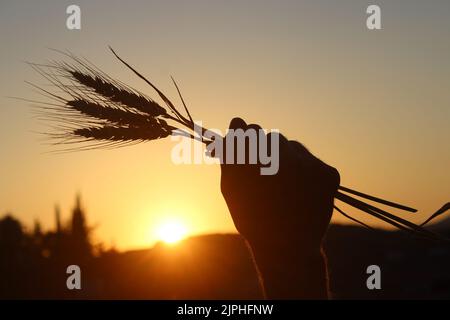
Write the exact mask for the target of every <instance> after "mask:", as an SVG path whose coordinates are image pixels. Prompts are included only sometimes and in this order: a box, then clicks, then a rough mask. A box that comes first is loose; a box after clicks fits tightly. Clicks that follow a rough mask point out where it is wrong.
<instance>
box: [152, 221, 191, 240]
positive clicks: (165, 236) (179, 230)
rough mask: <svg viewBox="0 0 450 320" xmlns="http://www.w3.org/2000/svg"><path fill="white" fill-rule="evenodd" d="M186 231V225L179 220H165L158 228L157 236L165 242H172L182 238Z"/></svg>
mask: <svg viewBox="0 0 450 320" xmlns="http://www.w3.org/2000/svg"><path fill="white" fill-rule="evenodd" d="M186 232H187V230H186V227H185V226H184V225H183V224H182V223H181V222H180V221H177V220H172V221H166V222H164V223H162V224H161V226H160V227H159V229H158V238H159V239H161V240H162V241H164V242H165V243H168V244H173V243H176V242H178V241H180V240H182V239H183V238H184V237H185V236H186Z"/></svg>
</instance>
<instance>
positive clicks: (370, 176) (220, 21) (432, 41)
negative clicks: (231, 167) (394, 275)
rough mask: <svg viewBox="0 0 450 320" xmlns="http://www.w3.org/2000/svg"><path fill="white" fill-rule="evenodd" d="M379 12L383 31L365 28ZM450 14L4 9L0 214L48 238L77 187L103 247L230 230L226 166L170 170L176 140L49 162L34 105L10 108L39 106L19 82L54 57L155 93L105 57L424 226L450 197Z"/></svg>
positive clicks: (263, 7)
mask: <svg viewBox="0 0 450 320" xmlns="http://www.w3.org/2000/svg"><path fill="white" fill-rule="evenodd" d="M69 4H78V5H80V7H81V11H82V29H81V30H80V31H70V30H67V29H66V27H65V20H66V17H67V15H66V13H65V9H66V7H67V6H68V5H69ZM369 4H378V5H380V7H381V12H382V27H383V29H382V30H379V31H369V30H368V29H367V28H366V25H365V20H366V17H367V15H366V14H365V10H366V8H367V6H368V5H369ZM449 15H450V1H448V0H442V1H437V0H432V1H413V0H396V1H380V0H377V1H375V0H372V1H361V0H354V1H317V0H315V1H313V0H309V1H300V0H298V1H275V0H273V1H230V0H227V1H214V0H209V1H206V0H205V1H181V0H179V1H167V0H164V1H162V0H161V1H136V0H130V1H111V0H108V1H106V0H95V1H56V0H54V1H31V0H29V1H23V0H14V1H5V0H2V1H1V3H0V39H1V41H2V49H1V59H0V150H1V151H0V152H1V154H0V155H1V156H0V213H6V212H12V213H13V214H14V215H15V216H17V217H18V218H20V219H21V220H22V221H23V222H24V223H25V224H26V225H27V226H28V227H31V225H32V222H33V220H34V219H35V218H39V219H40V221H41V222H42V224H43V226H44V228H52V227H53V226H54V213H53V206H54V205H55V203H59V204H60V205H61V208H62V215H63V219H65V220H67V219H68V218H69V216H70V210H71V208H72V206H73V204H74V198H75V194H76V192H78V191H80V192H81V194H82V198H83V202H84V204H85V207H86V210H87V214H88V220H89V223H90V224H92V225H94V226H97V228H96V230H95V239H96V240H101V241H104V242H105V244H106V245H109V244H111V243H114V244H115V245H116V246H117V247H118V248H121V249H122V248H135V247H144V246H149V245H151V244H153V243H154V241H155V240H157V238H156V233H155V228H156V226H157V225H158V224H159V223H160V222H161V221H163V220H165V219H168V218H173V217H175V218H178V219H181V220H182V221H184V223H185V224H186V225H187V227H188V229H189V231H190V232H191V233H192V234H198V233H209V232H233V231H235V229H234V227H233V223H232V220H231V218H230V216H229V213H228V210H227V208H226V205H225V202H224V200H223V199H222V196H221V193H220V188H219V179H220V169H219V167H218V166H211V165H181V166H176V165H174V164H173V163H172V162H171V159H170V151H171V148H172V147H173V145H174V143H173V142H171V141H170V139H166V140H163V141H158V142H151V143H146V144H142V145H138V146H134V147H127V148H123V149H118V150H112V151H105V150H100V151H89V152H78V153H69V154H63V155H54V154H46V153H45V152H46V151H51V150H52V149H51V148H49V147H48V146H45V145H44V144H43V143H42V142H41V141H40V139H41V137H40V136H39V135H38V134H36V133H34V131H42V130H43V127H42V123H40V122H39V121H38V120H36V119H34V118H33V115H32V113H31V108H30V106H29V104H28V103H24V102H21V101H16V100H11V99H9V98H7V96H19V97H27V98H38V95H37V94H36V93H35V92H34V91H33V90H32V89H31V88H30V87H29V86H27V85H26V84H25V83H24V81H25V80H29V81H32V82H34V83H37V84H42V83H43V81H42V79H40V78H39V77H38V76H37V75H36V73H35V72H33V71H32V70H31V69H30V68H29V67H28V66H27V65H25V64H24V62H23V61H34V62H44V61H46V60H47V59H50V58H52V59H59V58H61V57H60V56H59V55H58V54H56V53H54V52H51V51H49V50H48V49H47V48H48V47H52V48H58V49H69V50H70V51H72V52H74V53H76V54H79V55H82V56H86V57H88V58H89V59H90V60H91V61H93V62H94V63H96V64H97V65H98V66H99V67H100V68H102V69H103V70H105V71H107V72H108V73H109V74H111V75H113V76H115V77H117V78H120V79H121V80H122V81H124V82H126V83H128V84H130V85H132V86H134V87H136V88H138V89H141V90H142V91H144V92H146V93H148V94H150V95H152V96H154V93H153V91H152V90H150V88H148V87H146V86H145V84H143V83H142V82H141V81H140V80H139V79H137V78H136V77H135V76H133V75H132V74H131V73H130V72H129V71H128V70H126V69H125V68H124V67H123V66H122V65H120V64H119V63H118V62H117V60H115V59H114V57H113V56H112V55H111V53H110V52H109V51H108V49H107V45H111V46H113V47H114V48H115V49H116V50H117V51H118V52H119V53H120V54H121V55H122V56H123V57H124V58H125V59H126V60H128V61H129V62H130V63H132V64H133V65H134V66H136V67H137V68H138V70H140V71H141V72H142V73H144V74H145V75H146V76H148V77H149V78H150V79H151V80H152V81H154V82H155V83H156V84H157V85H158V86H159V87H160V88H161V89H162V90H163V91H164V92H166V93H167V95H168V96H169V97H171V98H173V100H174V101H178V99H177V96H176V91H175V89H174V88H173V87H172V85H171V82H170V78H169V76H170V75H173V76H174V77H175V78H176V79H177V80H178V82H179V84H180V86H181V89H182V91H183V93H184V96H185V99H186V100H187V102H188V104H189V106H190V110H191V112H192V113H193V116H194V118H195V119H198V120H201V121H203V123H204V125H205V126H206V127H209V128H220V129H225V128H226V127H227V125H228V122H229V120H230V119H231V118H232V117H233V116H237V115H239V116H241V117H243V118H244V119H246V120H247V121H248V122H256V123H259V124H260V125H261V126H262V127H264V128H279V129H280V130H281V131H282V132H284V133H285V134H286V135H287V136H288V137H289V138H291V139H297V140H299V141H301V142H303V143H304V144H305V145H306V146H307V147H308V148H309V149H310V150H311V151H312V152H313V153H315V154H316V155H318V156H319V157H320V158H322V159H323V160H324V161H326V162H328V163H330V164H331V165H333V166H335V167H337V168H338V169H339V171H340V173H341V177H342V185H345V186H350V187H354V188H355V189H358V190H361V191H365V192H368V193H371V194H374V195H379V196H382V197H385V198H387V199H392V200H394V201H398V202H400V203H405V204H409V205H411V206H415V207H416V208H417V209H419V213H418V214H416V215H410V216H409V215H402V217H409V218H411V219H413V221H417V222H418V221H422V220H423V219H425V217H426V216H427V215H429V214H430V213H431V212H432V211H433V210H435V209H437V208H438V207H440V206H441V205H442V204H443V203H444V202H447V201H448V200H450V199H449V195H450V192H449V191H450V170H449V163H450V148H449V137H450V126H449V123H450V94H449V85H450V59H449V57H450V19H449ZM348 211H349V212H353V211H351V210H348ZM335 216H337V214H335ZM355 216H356V217H358V218H363V217H364V215H362V214H356V215H355ZM336 220H338V221H346V220H343V219H342V218H340V217H337V218H336ZM368 222H370V223H375V222H374V221H373V220H371V219H370V220H368Z"/></svg>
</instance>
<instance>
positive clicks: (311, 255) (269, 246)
mask: <svg viewBox="0 0 450 320" xmlns="http://www.w3.org/2000/svg"><path fill="white" fill-rule="evenodd" d="M248 243H249V245H250V247H251V250H252V253H253V258H254V260H255V262H256V265H257V267H258V270H259V272H260V275H261V277H262V280H263V286H264V289H265V293H266V296H267V298H269V299H327V298H328V280H327V268H326V260H325V257H324V255H323V253H322V250H321V247H320V245H319V246H305V245H304V244H303V245H302V244H299V243H276V244H274V243H264V242H262V241H257V242H255V241H249V242H248Z"/></svg>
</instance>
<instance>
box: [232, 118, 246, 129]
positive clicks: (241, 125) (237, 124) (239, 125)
mask: <svg viewBox="0 0 450 320" xmlns="http://www.w3.org/2000/svg"><path fill="white" fill-rule="evenodd" d="M229 128H230V129H234V130H236V129H243V130H245V129H246V128H247V123H246V122H245V121H244V120H242V119H241V118H239V117H236V118H233V119H232V120H231V122H230V125H229Z"/></svg>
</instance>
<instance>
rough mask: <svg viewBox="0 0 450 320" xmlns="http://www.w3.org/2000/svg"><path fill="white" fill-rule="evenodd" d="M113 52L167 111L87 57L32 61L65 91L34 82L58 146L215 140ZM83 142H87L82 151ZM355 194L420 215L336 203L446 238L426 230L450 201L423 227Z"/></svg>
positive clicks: (345, 195) (342, 190)
mask: <svg viewBox="0 0 450 320" xmlns="http://www.w3.org/2000/svg"><path fill="white" fill-rule="evenodd" d="M110 49H111V51H112V53H113V54H114V55H115V57H116V58H117V59H118V60H119V61H120V62H122V63H123V64H124V65H125V66H126V67H127V68H129V69H130V70H131V71H132V72H133V73H134V74H135V75H137V76H138V77H139V78H141V79H142V80H144V81H145V82H146V83H147V84H148V85H150V86H151V87H152V88H153V89H154V90H155V91H156V93H157V94H158V95H159V97H160V98H161V99H162V101H163V102H164V103H165V105H166V107H167V109H166V108H164V107H163V106H161V105H160V104H158V103H157V102H156V101H154V100H153V99H151V98H150V97H148V96H146V95H145V94H143V93H141V92H139V91H137V90H135V89H133V88H131V87H129V86H127V85H125V84H123V83H122V82H120V81H118V80H116V79H113V78H111V77H110V76H108V75H107V74H105V73H104V72H103V71H101V70H99V69H98V68H97V67H95V65H93V64H92V63H90V62H89V61H87V60H86V59H81V58H78V57H76V56H74V55H73V54H71V53H68V52H61V51H58V52H60V53H62V54H63V55H65V56H66V57H68V58H69V59H70V61H71V62H70V63H67V62H56V61H50V62H49V63H48V64H44V65H43V64H35V63H30V65H31V66H32V67H33V68H34V69H35V70H36V71H37V72H38V73H39V74H41V75H42V76H43V77H44V78H45V79H47V80H48V81H49V82H50V84H52V85H54V86H55V87H56V88H57V89H59V90H60V91H61V92H62V94H56V93H52V92H50V91H48V90H45V89H43V88H41V87H39V86H35V85H33V84H31V85H32V86H33V87H35V88H37V89H38V90H39V91H40V92H41V94H43V95H44V96H46V97H48V98H50V99H52V100H53V101H52V102H47V103H42V102H40V105H39V109H38V115H39V116H41V117H43V118H44V119H45V120H53V121H55V122H56V126H55V129H56V132H53V133H49V134H48V135H49V137H50V138H52V139H57V142H55V144H58V145H60V144H62V145H67V144H75V145H76V147H75V148H66V149H65V151H73V150H89V149H98V148H106V147H108V148H109V147H113V148H116V147H120V146H126V145H130V144H135V143H140V142H145V141H151V140H156V139H161V138H165V137H167V136H169V135H171V134H174V133H176V134H182V135H185V136H187V137H190V138H192V139H196V140H199V141H201V142H203V143H209V142H211V141H210V140H207V139H205V138H204V137H203V135H204V132H205V131H206V129H205V128H201V136H198V135H196V132H195V131H194V122H193V120H192V117H191V114H190V113H189V110H188V108H187V106H186V104H185V101H184V99H183V96H182V95H181V92H180V89H179V87H178V85H177V83H176V82H175V80H174V79H173V78H172V81H173V84H174V85H175V87H176V90H177V92H178V94H179V96H180V99H181V102H182V104H183V106H184V109H185V112H186V114H187V117H185V116H184V115H182V114H181V113H180V112H179V111H178V110H177V108H176V107H175V105H174V104H173V103H172V102H171V101H170V100H169V99H168V98H167V97H166V96H165V95H164V94H163V93H162V92H161V91H160V90H159V89H158V88H157V87H156V86H155V85H154V84H153V83H151V82H150V81H149V80H148V79H147V78H145V77H144V76H143V75H142V74H140V73H139V72H138V71H137V70H136V69H134V68H133V67H132V66H131V65H129V64H128V63H127V62H126V61H124V60H123V59H122V58H121V57H119V56H118V55H117V54H116V52H115V51H114V50H113V49H112V48H110ZM167 121H171V122H173V123H175V124H177V125H181V126H182V127H183V129H181V128H178V127H176V126H173V125H171V124H169V123H168V122H167ZM80 143H87V144H86V145H85V146H82V147H80V146H79V144H80ZM349 194H351V195H354V196H357V197H360V198H364V199H367V200H370V201H373V202H376V203H380V204H383V205H385V206H389V207H393V208H396V209H400V210H404V211H408V212H416V211H417V210H416V209H413V208H410V207H407V206H404V205H401V204H397V203H394V202H392V201H387V200H384V199H381V198H378V197H374V196H371V195H368V194H365V193H362V192H359V191H355V190H352V189H350V188H347V187H344V186H339V191H337V193H336V195H335V199H336V200H339V201H341V202H344V203H346V204H349V205H351V206H352V207H354V208H357V209H359V210H361V211H363V212H365V213H368V214H369V215H371V216H373V217H376V218H378V219H380V220H382V221H384V222H386V223H388V224H390V225H392V226H394V227H396V228H398V229H401V230H404V231H406V232H409V233H412V234H414V235H417V236H421V237H425V238H428V239H434V240H443V238H442V237H440V236H439V235H437V234H434V233H432V232H430V231H428V230H426V229H425V228H423V227H422V226H423V225H425V224H426V223H428V222H429V221H431V220H432V219H434V218H435V217H437V216H439V215H441V214H443V213H444V212H445V211H447V210H449V209H450V203H447V204H446V205H444V206H443V207H442V208H441V209H439V210H438V211H436V212H435V213H434V214H433V215H431V216H430V218H428V219H427V220H426V221H425V222H424V223H423V224H422V226H419V225H416V224H414V223H412V222H410V221H408V220H405V219H402V218H400V217H398V216H396V215H394V214H392V213H389V212H387V211H385V210H382V209H380V208H378V207H375V206H373V205H371V204H368V203H366V202H363V201H361V200H358V199H357V198H354V197H352V196H350V195H349ZM335 209H336V210H337V211H338V212H340V213H341V214H342V215H344V216H345V217H347V218H349V219H351V220H353V221H355V222H358V223H360V224H362V225H363V226H365V227H368V228H370V227H369V226H368V225H366V224H364V223H362V222H361V221H359V220H357V219H355V218H353V217H351V216H349V215H348V214H346V213H345V212H344V211H343V210H341V209H340V208H338V207H337V206H335ZM445 240H446V239H445Z"/></svg>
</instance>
